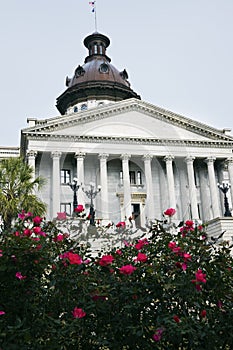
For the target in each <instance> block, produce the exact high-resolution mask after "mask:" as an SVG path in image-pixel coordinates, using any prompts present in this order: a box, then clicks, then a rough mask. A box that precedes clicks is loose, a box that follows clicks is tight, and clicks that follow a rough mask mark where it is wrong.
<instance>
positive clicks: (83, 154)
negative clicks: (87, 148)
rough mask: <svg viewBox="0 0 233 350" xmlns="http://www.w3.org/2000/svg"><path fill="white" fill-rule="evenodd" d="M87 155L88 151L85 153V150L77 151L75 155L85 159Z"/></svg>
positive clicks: (77, 157)
mask: <svg viewBox="0 0 233 350" xmlns="http://www.w3.org/2000/svg"><path fill="white" fill-rule="evenodd" d="M85 156H86V153H84V152H76V153H75V155H74V157H75V158H76V159H84V158H85Z"/></svg>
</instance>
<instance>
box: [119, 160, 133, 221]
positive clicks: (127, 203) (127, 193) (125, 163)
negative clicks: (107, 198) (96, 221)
mask: <svg viewBox="0 0 233 350" xmlns="http://www.w3.org/2000/svg"><path fill="white" fill-rule="evenodd" d="M130 157H131V156H130V155H129V154H122V155H121V159H122V171H123V190H124V216H125V217H126V219H128V218H129V217H130V216H131V215H132V209H131V190H130V179H129V159H130ZM122 219H124V218H122Z"/></svg>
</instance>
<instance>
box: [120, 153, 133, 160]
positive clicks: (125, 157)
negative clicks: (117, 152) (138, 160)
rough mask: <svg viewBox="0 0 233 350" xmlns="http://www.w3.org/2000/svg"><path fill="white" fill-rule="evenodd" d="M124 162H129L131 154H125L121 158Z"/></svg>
mask: <svg viewBox="0 0 233 350" xmlns="http://www.w3.org/2000/svg"><path fill="white" fill-rule="evenodd" d="M120 158H121V159H122V160H129V159H130V158H131V155H130V154H127V153H124V154H122V155H121V156H120Z"/></svg>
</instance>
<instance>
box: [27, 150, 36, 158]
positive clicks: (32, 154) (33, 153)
mask: <svg viewBox="0 0 233 350" xmlns="http://www.w3.org/2000/svg"><path fill="white" fill-rule="evenodd" d="M37 153H38V152H37V151H33V150H28V151H27V158H34V159H35V158H36V156H37Z"/></svg>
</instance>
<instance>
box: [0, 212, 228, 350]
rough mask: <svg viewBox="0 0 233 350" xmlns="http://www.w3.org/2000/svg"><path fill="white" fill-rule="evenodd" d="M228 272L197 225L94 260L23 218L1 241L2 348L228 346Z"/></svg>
mask: <svg viewBox="0 0 233 350" xmlns="http://www.w3.org/2000/svg"><path fill="white" fill-rule="evenodd" d="M166 227H167V226H166ZM117 230H118V229H117ZM232 269H233V261H232V257H231V255H230V247H229V244H228V243H227V242H222V243H220V244H217V243H216V242H212V241H211V242H208V241H207V239H206V233H205V229H204V227H203V226H196V225H194V222H193V221H191V220H189V221H187V222H186V223H184V225H183V227H181V228H180V229H179V231H178V232H177V234H174V230H170V229H169V227H167V229H165V228H164V227H163V225H160V224H157V225H155V226H154V227H153V228H152V229H151V230H150V232H149V233H147V237H146V238H145V237H141V239H139V240H137V241H135V242H130V243H128V242H125V245H124V247H121V248H120V249H117V248H114V249H112V250H110V251H107V252H100V253H99V255H98V256H95V257H93V256H92V255H91V252H90V251H88V250H87V249H86V248H85V247H84V246H82V245H80V244H79V243H78V242H75V241H73V240H71V239H70V237H69V235H68V234H66V233H64V232H61V231H60V230H59V229H58V228H57V225H56V224H54V223H52V222H46V221H44V220H42V218H38V217H36V218H33V216H32V214H31V213H29V215H25V213H24V215H20V216H19V219H18V221H16V223H15V225H14V227H12V230H11V234H9V233H8V234H5V233H4V232H3V233H2V234H1V239H0V291H1V294H0V348H1V349H2V350H11V349H12V350H14V349H25V350H26V349H28V350H29V349H32V350H34V349H35V350H36V349H38V350H39V349H52V350H53V349H54V350H55V349H56V350H57V349H61V350H62V349H63V350H65V349H67V350H68V349H69V350H72V349H75V350H79V349H80V350H84V349H85V350H86V349H87V350H88V349H90V350H91V349H93V350H98V349H99V350H126V349H132V350H134V349H147V350H148V349H160V350H162V349H180V350H181V349H184V350H185V349H191V350H196V349H203V350H204V349H211V350H212V349H228V350H229V349H232V348H233V324H232V317H233V292H232V291H233V270H232Z"/></svg>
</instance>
